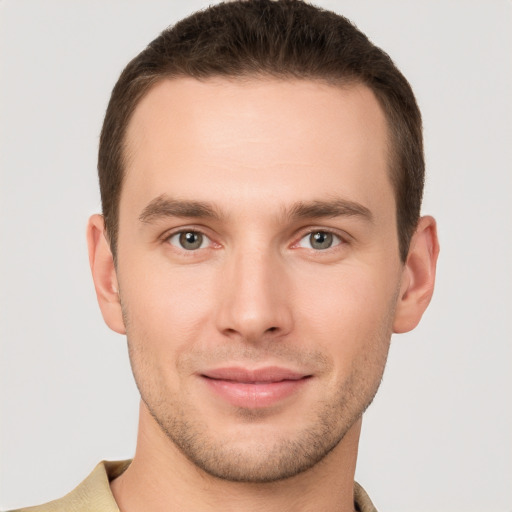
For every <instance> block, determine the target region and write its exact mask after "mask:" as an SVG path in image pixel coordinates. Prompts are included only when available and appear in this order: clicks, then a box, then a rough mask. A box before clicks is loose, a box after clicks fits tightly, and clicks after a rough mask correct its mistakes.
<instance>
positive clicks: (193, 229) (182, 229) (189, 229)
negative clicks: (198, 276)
mask: <svg viewBox="0 0 512 512" xmlns="http://www.w3.org/2000/svg"><path fill="white" fill-rule="evenodd" d="M207 231H208V230H206V229H205V228H203V227H202V226H194V225H189V226H179V227H176V228H172V229H169V230H167V231H165V232H164V233H163V234H162V235H161V236H160V237H159V238H160V240H161V241H162V242H164V243H168V244H169V245H172V247H174V248H176V249H178V250H181V251H184V252H187V253H193V252H196V251H198V250H199V249H208V247H214V248H216V247H220V244H219V243H218V242H215V241H214V239H213V238H212V236H211V235H210V234H207ZM182 233H198V234H200V235H202V236H203V237H204V238H205V239H207V241H208V246H207V247H200V248H198V249H195V250H187V249H185V248H183V247H179V246H178V245H174V244H171V243H170V239H171V238H172V237H173V236H176V235H180V234H182Z"/></svg>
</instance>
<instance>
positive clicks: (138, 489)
mask: <svg viewBox="0 0 512 512" xmlns="http://www.w3.org/2000/svg"><path fill="white" fill-rule="evenodd" d="M360 428H361V420H358V421H357V422H356V423H355V424H354V425H353V426H352V427H351V428H350V430H349V431H348V432H347V433H346V435H345V436H344V438H343V439H342V441H341V442H340V443H339V444H338V445H337V446H336V447H335V448H334V449H333V450H332V451H331V452H330V453H329V454H328V455H327V456H326V457H325V458H324V459H323V460H322V461H320V462H319V463H317V464H316V465H315V466H313V467H312V468H310V469H309V470H307V471H304V472H302V473H300V474H298V475H296V476H294V477H291V478H287V479H284V480H280V481H277V482H270V483H261V484H260V483H241V482H231V481H226V480H222V479H219V478H216V477H213V476H211V475H209V474H207V473H205V472H204V471H203V470H201V469H199V468H198V467H197V466H195V465H194V464H193V463H192V462H190V461H189V460H188V459H187V458H186V457H185V456H184V455H183V454H182V453H181V451H180V450H178V448H176V446H175V445H174V443H172V441H170V440H169V438H168V437H167V436H166V435H165V434H164V433H163V432H162V430H161V429H160V427H159V426H158V424H157V423H156V422H155V420H154V419H153V418H152V417H151V415H150V414H149V412H148V411H147V409H146V408H145V406H144V405H141V413H140V421H139V434H138V439H137V450H136V453H135V457H134V459H133V462H132V463H131V465H130V466H129V467H128V469H127V470H126V471H125V472H124V473H123V474H122V475H121V476H120V477H118V478H117V479H115V480H114V481H113V482H112V483H111V488H112V493H113V495H114V498H115V500H116V502H117V504H118V506H119V509H120V511H121V512H143V511H144V512H146V511H147V510H151V511H152V512H164V511H166V512H167V511H168V510H190V511H193V510H201V511H204V512H210V511H217V510H224V511H225V512H232V511H233V512H234V511H239V510H244V511H247V512H259V511H263V510H264V511H265V512H283V511H293V512H305V511H311V510H322V511H325V512H330V511H332V512H334V511H336V512H353V510H354V473H355V466H356V458H357V446H358V442H359V434H360Z"/></svg>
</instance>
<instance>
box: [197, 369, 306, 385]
mask: <svg viewBox="0 0 512 512" xmlns="http://www.w3.org/2000/svg"><path fill="white" fill-rule="evenodd" d="M201 375H202V376H203V377H208V378H210V379H216V380H226V381H233V382H243V383H260V382H280V381H283V380H300V379H303V378H305V377H309V376H310V375H308V374H306V373H301V372H297V371H294V370H290V369H288V368H282V367H279V366H266V367H264V368H257V369H248V368H243V367H239V366H231V367H227V368H215V369H212V370H207V371H204V372H201Z"/></svg>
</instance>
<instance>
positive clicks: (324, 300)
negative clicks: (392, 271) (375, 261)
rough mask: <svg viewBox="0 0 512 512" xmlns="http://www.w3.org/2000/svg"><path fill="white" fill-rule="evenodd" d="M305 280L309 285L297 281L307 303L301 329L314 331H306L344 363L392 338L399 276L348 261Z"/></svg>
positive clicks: (302, 300) (300, 317)
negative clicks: (386, 275)
mask: <svg viewBox="0 0 512 512" xmlns="http://www.w3.org/2000/svg"><path fill="white" fill-rule="evenodd" d="M320 270H321V269H320ZM301 281H302V282H303V283H304V286H300V287H296V296H297V298H298V302H300V303H301V304H302V305H301V306H298V305H297V308H298V309H300V311H299V312H298V314H297V315H296V318H297V321H298V323H299V324H300V326H299V332H303V333H309V336H308V335H307V334H306V337H311V338H312V339H314V340H316V342H317V343H318V344H320V345H322V346H323V348H324V349H325V350H328V351H329V352H331V353H332V355H333V357H334V358H335V359H339V360H340V361H341V363H342V364H343V365H350V361H351V360H353V358H354V357H355V356H356V355H357V354H358V353H362V352H365V351H368V350H374V349H376V348H377V347H376V346H375V345H382V341H383V340H384V341H385V342H386V343H387V342H388V341H389V337H390V335H391V325H392V317H393V312H394V306H395V302H396V290H397V283H396V282H395V281H394V280H392V279H389V278H388V279H378V276H377V275H376V272H375V269H366V268H361V267H359V268H348V267H347V266H345V267H343V268H340V269H338V270H337V271H336V272H333V271H332V269H331V271H330V272H322V271H319V272H317V273H315V275H314V277H310V278H305V279H302V280H301ZM301 338H304V336H301ZM383 348H384V349H385V347H383ZM386 350H387V349H386Z"/></svg>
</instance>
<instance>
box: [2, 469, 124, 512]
mask: <svg viewBox="0 0 512 512" xmlns="http://www.w3.org/2000/svg"><path fill="white" fill-rule="evenodd" d="M130 462H131V461H129V460H125V461H119V462H109V461H102V462H100V463H99V464H98V465H97V466H96V467H95V468H94V470H93V471H92V473H91V474H90V475H89V476H88V477H87V478H86V479H85V480H84V481H83V482H82V483H81V484H80V485H79V486H78V487H76V488H75V489H74V490H73V491H71V492H70V493H69V494H66V496H64V497H62V498H60V499H58V500H54V501H50V502H49V503H46V504H44V505H38V506H35V507H27V508H20V509H17V510H12V511H10V512H119V509H118V507H117V504H116V502H115V500H114V497H113V496H112V493H111V491H110V481H111V480H113V479H114V478H116V477H118V476H119V475H120V474H121V473H123V472H124V471H125V469H126V468H127V467H128V466H129V465H130Z"/></svg>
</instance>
